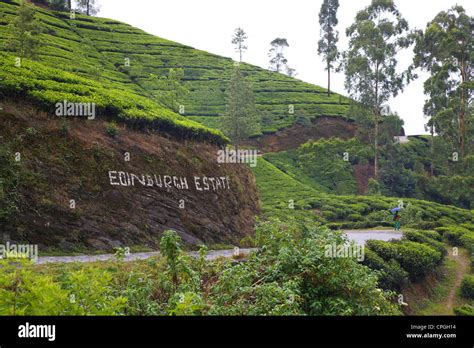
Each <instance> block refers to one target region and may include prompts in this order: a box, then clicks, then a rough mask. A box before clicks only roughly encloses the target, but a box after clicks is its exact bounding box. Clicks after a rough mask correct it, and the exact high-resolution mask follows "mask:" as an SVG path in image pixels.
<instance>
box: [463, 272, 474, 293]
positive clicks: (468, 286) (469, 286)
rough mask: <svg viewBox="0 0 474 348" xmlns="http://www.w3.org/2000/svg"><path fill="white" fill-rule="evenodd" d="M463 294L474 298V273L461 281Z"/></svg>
mask: <svg viewBox="0 0 474 348" xmlns="http://www.w3.org/2000/svg"><path fill="white" fill-rule="evenodd" d="M461 295H462V296H463V297H465V298H469V299H474V275H466V276H464V278H463V280H462V282H461Z"/></svg>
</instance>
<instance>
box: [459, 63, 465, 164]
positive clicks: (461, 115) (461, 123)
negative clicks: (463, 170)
mask: <svg viewBox="0 0 474 348" xmlns="http://www.w3.org/2000/svg"><path fill="white" fill-rule="evenodd" d="M465 81H466V70H465V63H464V60H462V61H461V109H460V112H459V138H460V139H459V140H460V146H461V158H464V156H465V142H466V117H465V116H466V88H465V87H464V83H465Z"/></svg>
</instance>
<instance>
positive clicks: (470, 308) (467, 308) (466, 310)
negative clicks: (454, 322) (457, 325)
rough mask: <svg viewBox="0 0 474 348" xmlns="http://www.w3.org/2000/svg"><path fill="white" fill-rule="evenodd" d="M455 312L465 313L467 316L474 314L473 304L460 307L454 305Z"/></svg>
mask: <svg viewBox="0 0 474 348" xmlns="http://www.w3.org/2000/svg"><path fill="white" fill-rule="evenodd" d="M454 314H456V315H465V316H474V307H473V306H471V305H463V306H460V307H454Z"/></svg>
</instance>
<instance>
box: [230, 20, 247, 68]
mask: <svg viewBox="0 0 474 348" xmlns="http://www.w3.org/2000/svg"><path fill="white" fill-rule="evenodd" d="M247 39H248V36H247V34H246V33H245V31H244V29H242V28H240V27H239V28H237V29H235V31H234V36H233V37H232V44H233V45H235V50H236V51H237V52H239V55H240V60H239V61H240V62H242V55H243V52H244V51H246V50H247V48H248V47H247V46H246V45H245V41H246V40H247Z"/></svg>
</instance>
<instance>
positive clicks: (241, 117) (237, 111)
mask: <svg viewBox="0 0 474 348" xmlns="http://www.w3.org/2000/svg"><path fill="white" fill-rule="evenodd" d="M226 97H227V98H226V112H225V114H224V117H223V123H222V124H223V130H224V132H225V133H226V134H227V136H228V137H229V138H230V139H231V140H232V142H233V143H234V146H235V148H236V149H237V147H238V145H239V144H240V143H241V142H242V141H243V140H245V139H247V138H248V137H249V136H251V135H252V134H256V133H259V132H260V127H261V125H260V123H261V120H260V117H259V115H258V112H257V109H256V106H255V96H254V94H253V90H252V86H251V85H250V83H249V82H248V81H247V80H246V78H245V76H244V75H243V74H242V71H241V70H240V68H239V67H235V68H234V71H233V73H232V76H231V78H230V81H229V85H228V87H227V90H226Z"/></svg>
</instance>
